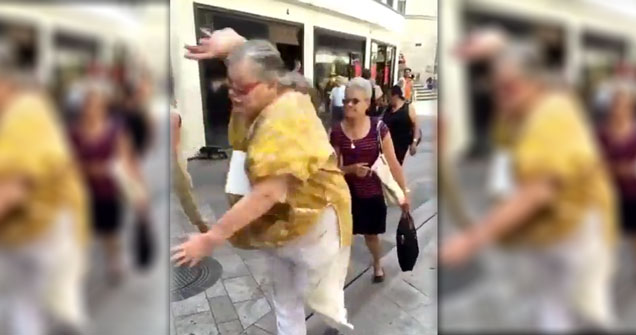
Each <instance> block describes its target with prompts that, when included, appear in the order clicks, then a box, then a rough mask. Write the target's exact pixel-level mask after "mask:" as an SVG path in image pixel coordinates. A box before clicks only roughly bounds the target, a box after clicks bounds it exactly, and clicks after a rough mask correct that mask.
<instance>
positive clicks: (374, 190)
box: [330, 77, 409, 283]
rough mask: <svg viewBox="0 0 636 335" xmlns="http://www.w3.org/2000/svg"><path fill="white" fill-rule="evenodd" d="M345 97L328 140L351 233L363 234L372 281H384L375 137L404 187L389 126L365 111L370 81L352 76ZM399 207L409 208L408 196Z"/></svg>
mask: <svg viewBox="0 0 636 335" xmlns="http://www.w3.org/2000/svg"><path fill="white" fill-rule="evenodd" d="M345 97H346V98H345V99H344V104H345V115H344V120H343V121H342V122H340V123H339V124H336V125H334V127H333V128H332V131H331V134H330V137H331V138H330V141H331V145H333V147H334V149H335V150H336V154H337V155H338V159H339V161H340V168H341V169H342V172H343V173H344V174H345V179H346V181H347V184H348V185H349V189H350V191H351V208H352V210H351V212H352V215H353V233H354V234H359V235H364V240H365V242H366V245H367V248H368V249H369V252H371V256H372V257H373V282H374V283H380V282H383V281H384V269H383V268H382V264H381V262H380V259H381V257H382V246H381V244H380V238H379V235H380V234H384V233H385V232H386V213H387V206H386V203H385V200H384V195H383V193H382V182H381V181H380V178H379V177H378V176H377V175H376V174H375V173H373V171H372V170H371V166H372V165H373V163H374V162H375V161H376V159H377V158H378V155H379V154H380V150H379V145H380V143H378V141H379V139H381V140H382V146H383V148H384V153H385V155H386V158H387V160H388V164H389V166H390V168H391V172H392V174H393V177H394V178H395V180H396V181H397V182H398V184H399V185H400V187H401V188H402V190H404V194H407V192H408V190H407V187H406V180H405V178H404V172H403V171H402V167H401V166H400V163H399V162H398V159H397V158H396V153H395V151H394V150H393V140H392V139H391V137H392V136H391V135H390V134H389V128H388V127H387V126H386V125H385V124H384V123H383V122H382V121H381V120H380V119H379V118H371V117H369V116H368V115H367V113H366V112H367V110H368V107H369V104H370V99H371V83H369V81H368V80H365V79H362V78H359V77H357V78H353V79H352V80H351V81H349V83H348V84H347V88H346V92H345ZM378 132H379V134H378ZM402 208H403V210H404V211H408V210H409V201H408V199H407V201H406V202H405V204H404V205H403V207H402Z"/></svg>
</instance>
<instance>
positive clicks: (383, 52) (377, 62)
mask: <svg viewBox="0 0 636 335" xmlns="http://www.w3.org/2000/svg"><path fill="white" fill-rule="evenodd" d="M395 53H396V47H395V46H393V45H390V44H386V43H382V42H378V41H371V68H370V70H371V78H372V79H374V80H375V83H376V85H379V86H380V88H382V92H383V93H384V96H385V97H386V96H388V92H389V90H390V89H391V86H392V85H393V83H395V82H396V78H395V73H394V71H393V69H394V68H395V61H396V60H395V59H396V57H395Z"/></svg>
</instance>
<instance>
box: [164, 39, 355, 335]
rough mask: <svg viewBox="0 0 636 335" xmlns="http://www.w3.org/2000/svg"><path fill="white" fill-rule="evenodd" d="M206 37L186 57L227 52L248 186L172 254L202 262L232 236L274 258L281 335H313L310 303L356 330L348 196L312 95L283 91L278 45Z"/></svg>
mask: <svg viewBox="0 0 636 335" xmlns="http://www.w3.org/2000/svg"><path fill="white" fill-rule="evenodd" d="M200 42H201V45H197V46H189V47H187V49H188V53H187V54H186V57H187V58H191V59H207V58H214V57H219V58H225V57H227V61H226V62H227V64H228V76H229V80H230V83H231V90H230V96H231V98H232V102H233V113H237V114H240V115H241V116H242V118H243V119H244V120H245V121H246V122H247V125H248V126H249V127H248V128H247V129H248V131H247V133H243V135H244V136H245V137H244V136H241V134H232V132H230V135H231V136H230V137H231V138H232V142H233V148H234V149H235V150H234V152H233V154H232V159H235V158H237V157H238V156H239V155H240V150H236V148H240V149H243V150H246V159H245V169H240V170H241V171H242V173H245V174H247V176H245V175H244V178H245V179H248V182H249V184H250V185H249V186H247V187H243V188H242V190H237V191H232V192H239V191H240V192H239V193H240V194H235V193H232V192H230V193H232V194H235V195H237V196H238V197H239V198H240V200H238V202H236V203H234V204H233V205H232V207H231V208H230V209H229V210H228V212H227V213H225V215H224V216H223V217H221V218H220V219H219V220H218V222H217V223H216V224H214V225H212V226H211V227H210V230H209V231H208V232H207V233H205V234H199V235H194V236H192V237H191V238H190V239H189V240H188V241H187V242H185V243H183V244H181V245H179V246H178V247H176V248H173V253H174V254H173V257H172V259H173V260H175V261H176V262H177V264H178V265H184V264H190V265H193V264H196V263H198V262H199V261H200V260H201V259H202V258H203V257H206V256H208V255H210V253H212V252H213V251H214V249H215V248H216V247H218V246H220V245H222V244H223V243H224V242H225V241H226V240H229V241H230V242H231V243H232V244H233V245H234V246H235V247H238V248H244V249H260V250H264V251H266V252H268V253H269V254H270V255H271V256H272V257H270V258H269V260H268V262H271V263H270V264H268V265H269V267H270V269H271V276H272V282H273V284H274V290H273V297H272V298H273V302H274V312H275V314H276V319H277V329H278V334H280V335H303V334H306V333H307V329H306V324H305V308H304V300H306V302H307V305H308V306H309V307H311V308H312V309H313V310H314V311H315V312H317V313H319V314H320V315H322V316H325V317H326V319H327V321H328V322H329V323H330V324H331V325H333V326H338V327H342V328H348V329H352V328H353V327H352V326H351V325H350V324H349V323H348V322H347V317H346V309H345V306H344V283H345V278H346V274H347V268H348V263H349V257H350V247H351V242H352V234H351V200H350V196H349V192H348V188H347V184H346V182H345V180H344V178H343V176H342V173H341V172H340V170H339V168H338V161H337V157H336V155H335V153H334V151H333V148H332V147H331V146H330V145H329V140H328V137H327V134H326V131H325V129H324V127H323V126H322V124H321V122H320V119H318V117H317V115H316V111H315V109H314V108H313V106H312V104H311V101H310V99H309V97H308V96H306V95H303V94H301V93H298V92H293V91H290V90H289V89H282V90H281V85H280V83H279V80H280V78H281V76H284V63H283V61H282V59H281V57H280V53H279V52H278V51H277V50H276V48H275V47H274V46H272V45H271V43H269V42H266V41H259V40H256V41H246V40H245V39H244V38H243V37H241V36H239V35H238V34H236V32H235V31H234V30H232V29H229V28H226V29H223V30H219V31H215V32H214V33H213V34H212V36H210V37H209V38H204V39H202V40H201V41H200ZM239 125H240V124H239ZM238 129H242V128H241V126H239V127H238ZM230 130H231V131H232V129H230ZM241 171H239V172H241ZM232 173H233V171H232V170H230V172H229V174H232ZM229 182H231V180H229ZM232 187H234V185H232ZM237 188H240V187H237Z"/></svg>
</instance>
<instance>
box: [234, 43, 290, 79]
mask: <svg viewBox="0 0 636 335" xmlns="http://www.w3.org/2000/svg"><path fill="white" fill-rule="evenodd" d="M245 59H249V60H251V61H252V62H253V63H254V65H256V67H257V68H258V74H257V76H258V77H259V78H260V79H262V80H266V81H278V79H279V78H280V77H281V76H282V75H283V73H284V71H285V63H284V62H283V59H282V58H281V56H280V53H279V52H278V50H276V47H274V46H273V45H272V44H271V43H270V42H268V41H265V40H249V41H246V42H245V43H243V45H241V46H240V47H238V48H236V49H235V50H233V51H232V52H231V53H230V55H229V56H228V57H227V60H226V64H227V65H228V66H232V65H233V64H236V63H239V62H241V61H243V60H245Z"/></svg>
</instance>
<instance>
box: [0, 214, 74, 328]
mask: <svg viewBox="0 0 636 335" xmlns="http://www.w3.org/2000/svg"><path fill="white" fill-rule="evenodd" d="M73 224H74V222H73V220H72V218H71V216H70V215H69V214H68V213H66V212H64V213H61V214H60V215H59V216H58V218H57V220H56V222H55V223H54V226H53V227H52V229H51V231H50V232H48V233H47V234H46V235H45V236H43V237H42V238H40V239H38V240H37V241H35V242H33V243H30V244H28V245H25V246H22V247H19V248H17V249H0V320H1V321H4V322H3V323H4V326H6V327H7V328H8V329H6V330H5V331H6V333H7V334H12V335H44V334H46V333H47V331H48V326H49V325H48V324H47V318H48V317H49V316H52V317H54V318H55V319H57V321H60V322H63V323H66V324H68V325H71V326H75V327H79V328H81V327H83V326H84V322H85V315H84V313H85V309H84V308H83V307H84V305H83V300H82V295H81V292H82V290H83V279H84V274H85V272H84V270H85V267H84V265H85V264H84V256H85V254H84V253H85V251H84V250H81V248H79V247H78V244H77V242H76V239H75V232H74V231H73ZM1 326H2V323H0V327H1ZM0 331H1V329H0Z"/></svg>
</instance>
